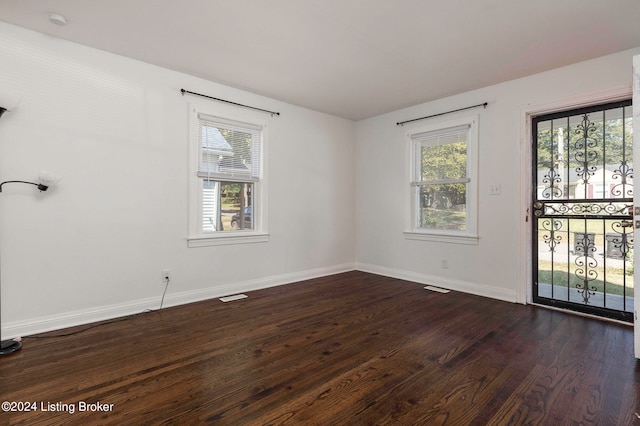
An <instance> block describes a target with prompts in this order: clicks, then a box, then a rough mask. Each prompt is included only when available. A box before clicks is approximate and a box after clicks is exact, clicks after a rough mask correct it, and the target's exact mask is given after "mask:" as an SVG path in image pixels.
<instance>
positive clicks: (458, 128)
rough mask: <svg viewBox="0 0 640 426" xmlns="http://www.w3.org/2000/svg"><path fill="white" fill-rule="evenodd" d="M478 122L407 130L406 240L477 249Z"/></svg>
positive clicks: (467, 120)
mask: <svg viewBox="0 0 640 426" xmlns="http://www.w3.org/2000/svg"><path fill="white" fill-rule="evenodd" d="M477 123H478V119H477V116H473V117H466V118H462V119H457V120H451V121H447V122H441V123H437V124H432V125H429V126H423V127H417V128H414V129H411V131H410V132H409V133H408V134H407V138H408V143H409V150H410V155H409V157H410V167H409V169H410V172H409V174H410V182H409V193H410V201H409V205H410V214H409V221H410V227H409V230H408V231H407V232H406V233H405V235H406V236H407V238H411V239H424V240H434V241H445V242H457V243H463V244H476V243H477V229H476V228H477V226H476V224H477V218H476V216H477V155H478V154H477V145H478V140H477V139H478V124H477Z"/></svg>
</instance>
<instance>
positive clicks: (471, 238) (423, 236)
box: [404, 232, 479, 246]
mask: <svg viewBox="0 0 640 426" xmlns="http://www.w3.org/2000/svg"><path fill="white" fill-rule="evenodd" d="M404 237H405V239H407V240H418V241H433V242H437V243H452V244H466V245H475V246H477V245H478V239H479V238H478V237H477V236H475V235H468V234H448V233H441V234H439V233H434V232H430V233H426V232H405V233H404Z"/></svg>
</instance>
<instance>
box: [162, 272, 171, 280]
mask: <svg viewBox="0 0 640 426" xmlns="http://www.w3.org/2000/svg"><path fill="white" fill-rule="evenodd" d="M169 281H171V271H170V270H168V269H163V270H162V282H163V283H167V282H169Z"/></svg>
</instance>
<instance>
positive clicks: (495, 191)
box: [489, 183, 502, 195]
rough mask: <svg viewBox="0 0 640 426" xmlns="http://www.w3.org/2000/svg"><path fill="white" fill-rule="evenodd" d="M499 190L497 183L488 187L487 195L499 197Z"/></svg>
mask: <svg viewBox="0 0 640 426" xmlns="http://www.w3.org/2000/svg"><path fill="white" fill-rule="evenodd" d="M501 190H502V188H501V187H500V184H499V183H494V184H491V185H489V195H500V192H501Z"/></svg>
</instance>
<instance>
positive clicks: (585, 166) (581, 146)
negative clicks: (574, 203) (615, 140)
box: [574, 114, 598, 185]
mask: <svg viewBox="0 0 640 426" xmlns="http://www.w3.org/2000/svg"><path fill="white" fill-rule="evenodd" d="M595 132H596V125H595V124H594V123H592V122H591V121H590V120H589V115H588V114H585V115H584V116H583V117H582V123H580V124H579V125H578V127H577V128H576V130H575V134H576V135H578V136H579V138H578V140H577V141H576V142H575V144H574V148H575V150H576V153H575V154H574V158H575V159H576V161H577V162H578V163H580V164H581V165H580V166H579V167H577V168H576V174H577V176H578V177H580V178H582V181H583V182H584V183H585V185H586V184H587V183H589V179H590V178H591V176H593V175H594V174H595V172H596V170H597V169H598V168H597V167H596V166H594V165H591V166H590V165H589V163H593V162H595V161H596V160H597V159H598V152H597V151H595V150H593V149H592V148H597V147H598V140H597V139H596V138H594V137H593V134H594V133H595Z"/></svg>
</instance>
